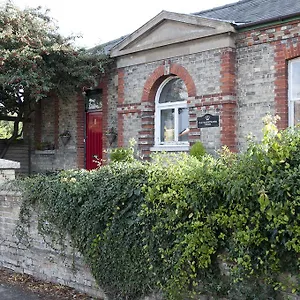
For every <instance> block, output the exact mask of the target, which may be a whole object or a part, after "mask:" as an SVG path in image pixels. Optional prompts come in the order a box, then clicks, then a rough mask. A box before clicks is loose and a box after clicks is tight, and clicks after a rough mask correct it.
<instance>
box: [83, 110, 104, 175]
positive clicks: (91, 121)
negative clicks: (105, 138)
mask: <svg viewBox="0 0 300 300" xmlns="http://www.w3.org/2000/svg"><path fill="white" fill-rule="evenodd" d="M102 134H103V133H102V112H97V111H96V112H87V113H86V169H87V170H92V169H96V168H97V167H98V166H99V163H101V160H102V152H103V149H102V148H103V146H102Z"/></svg>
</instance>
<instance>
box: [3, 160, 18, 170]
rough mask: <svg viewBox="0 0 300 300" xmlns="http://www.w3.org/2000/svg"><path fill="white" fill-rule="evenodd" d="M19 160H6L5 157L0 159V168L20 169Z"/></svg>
mask: <svg viewBox="0 0 300 300" xmlns="http://www.w3.org/2000/svg"><path fill="white" fill-rule="evenodd" d="M20 166H21V164H20V162H18V161H13V160H7V159H0V169H2V170H3V169H20Z"/></svg>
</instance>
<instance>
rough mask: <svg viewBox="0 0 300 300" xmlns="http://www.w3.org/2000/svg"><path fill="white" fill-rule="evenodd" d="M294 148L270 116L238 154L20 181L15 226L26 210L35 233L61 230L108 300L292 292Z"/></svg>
mask: <svg viewBox="0 0 300 300" xmlns="http://www.w3.org/2000/svg"><path fill="white" fill-rule="evenodd" d="M299 153H300V133H299V131H297V130H295V131H293V130H286V131H283V132H280V133H278V132H277V129H276V127H275V125H274V120H272V119H270V120H268V122H267V124H266V127H265V129H264V139H263V141H262V142H261V143H255V142H251V143H250V146H249V148H248V149H247V151H245V153H243V154H240V155H236V154H232V153H230V152H229V151H227V150H226V149H223V151H222V152H220V155H219V157H218V158H213V157H211V156H209V155H204V156H203V158H202V159H200V160H198V159H196V158H194V157H191V156H189V155H186V154H183V155H170V156H166V155H157V156H155V157H154V158H153V162H152V163H142V162H138V161H133V162H131V163H129V162H125V163H121V162H120V163H114V164H111V165H108V166H105V167H101V168H100V169H98V170H95V171H90V172H88V171H65V172H61V173H59V174H56V175H51V176H43V175H39V176H36V177H33V178H27V179H25V180H24V181H23V182H22V187H23V193H24V200H23V203H22V208H21V213H20V221H21V223H20V224H21V226H20V228H19V229H22V230H23V232H22V234H24V230H26V226H27V225H28V224H29V220H30V215H31V214H30V212H31V209H32V208H34V209H35V210H36V211H37V212H38V216H39V230H40V232H42V233H43V234H46V235H50V236H52V237H53V240H54V241H59V240H63V238H64V237H65V235H66V234H69V236H70V237H71V240H72V245H73V246H74V247H75V248H76V249H78V250H79V251H80V252H81V253H82V254H83V256H84V257H85V259H86V261H87V263H88V264H89V265H90V267H91V270H92V272H93V275H94V276H95V278H96V280H97V281H98V282H99V284H100V286H101V287H102V288H103V289H104V290H105V291H106V292H107V294H108V295H109V297H110V299H138V298H140V297H141V296H143V295H147V294H151V293H155V292H161V293H163V295H164V298H165V299H195V298H194V297H196V296H195V295H200V294H206V295H210V296H212V297H214V298H221V297H224V298H227V299H275V298H276V297H277V298H278V297H279V298H280V297H283V296H282V295H283V294H282V292H283V291H287V292H290V293H294V294H295V295H300V289H299V257H300V255H299V253H300V217H299V216H300V214H299V212H300V155H299ZM45 221H46V222H45ZM277 298H276V299H277Z"/></svg>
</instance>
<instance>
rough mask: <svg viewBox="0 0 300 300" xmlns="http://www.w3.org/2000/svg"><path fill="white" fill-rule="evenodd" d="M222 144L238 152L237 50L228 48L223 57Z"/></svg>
mask: <svg viewBox="0 0 300 300" xmlns="http://www.w3.org/2000/svg"><path fill="white" fill-rule="evenodd" d="M220 74H221V94H222V98H223V104H222V110H221V120H220V126H221V144H222V146H227V147H228V148H229V149H230V150H231V151H233V152H237V139H236V130H237V124H236V107H237V104H236V51H235V49H232V48H227V49H225V50H224V51H223V53H222V57H221V72H220ZM225 99H226V101H224V100H225Z"/></svg>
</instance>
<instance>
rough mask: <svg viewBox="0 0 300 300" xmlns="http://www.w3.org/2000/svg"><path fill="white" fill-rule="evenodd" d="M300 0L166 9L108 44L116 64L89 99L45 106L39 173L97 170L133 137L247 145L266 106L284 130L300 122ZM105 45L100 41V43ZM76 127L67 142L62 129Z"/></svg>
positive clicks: (155, 142) (151, 146) (145, 145)
mask: <svg viewBox="0 0 300 300" xmlns="http://www.w3.org/2000/svg"><path fill="white" fill-rule="evenodd" d="M299 34H300V1H299V0H285V1H280V0H241V1H239V2H236V3H233V4H228V5H225V6H222V7H217V8H213V9H211V10H206V11H201V12H199V13H194V14H189V15H187V14H180V13H171V12H167V11H162V12H161V13H160V14H158V15H157V16H155V17H154V18H153V19H151V20H150V21H149V22H147V23H146V24H145V25H144V26H142V27H141V28H139V29H137V30H136V31H135V32H133V33H132V34H130V35H128V36H126V37H123V38H121V39H119V40H118V41H113V42H111V43H109V44H108V45H106V47H105V50H106V51H108V52H109V54H110V56H111V57H112V58H114V60H115V65H114V67H112V68H111V69H110V71H109V72H107V74H106V76H105V77H104V78H103V79H102V81H101V82H100V83H99V85H98V86H97V87H96V88H95V89H94V90H93V91H90V92H89V93H88V94H87V97H88V99H89V103H87V104H86V105H85V103H86V101H85V100H84V98H83V96H81V95H80V96H78V97H77V99H71V101H69V102H63V101H61V100H59V99H51V100H50V101H49V99H47V100H45V101H42V102H41V103H40V106H39V109H38V110H37V112H36V122H35V126H34V127H33V128H32V135H33V136H34V139H35V145H37V144H38V143H41V142H48V141H50V144H51V145H52V146H53V147H52V148H53V149H50V150H42V151H33V152H32V155H31V165H32V170H33V171H41V170H45V169H48V170H49V169H50V170H54V169H61V168H78V167H79V168H84V167H86V168H88V169H90V168H93V167H95V164H94V163H93V162H92V160H93V158H94V157H95V156H97V157H98V158H105V153H104V154H103V151H104V150H106V149H108V148H110V147H116V146H119V147H121V146H126V145H127V144H128V141H129V140H130V139H131V138H134V139H135V140H136V141H137V146H138V149H139V150H140V151H141V153H142V154H143V155H144V157H145V158H147V157H149V155H150V153H151V152H152V151H188V150H189V148H190V146H191V145H192V144H193V143H194V142H196V141H199V140H200V141H201V142H202V143H203V144H204V146H205V148H206V149H207V151H209V152H211V153H214V152H215V151H216V150H218V149H219V148H220V147H221V146H222V145H227V146H228V147H229V148H230V149H231V150H232V151H242V150H243V149H244V148H245V145H246V142H247V141H246V140H247V135H248V134H249V133H252V134H254V135H255V136H256V137H257V138H258V139H260V137H261V128H262V118H263V116H265V115H266V114H267V113H270V114H272V115H275V114H277V115H279V116H280V117H281V119H280V121H279V123H278V125H279V127H280V128H286V127H287V126H294V125H295V124H296V123H298V122H299V121H300V37H299ZM93 51H97V48H95V49H93ZM67 131H68V132H69V133H70V139H69V140H66V141H63V139H62V137H61V134H62V133H64V132H67Z"/></svg>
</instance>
